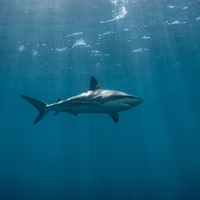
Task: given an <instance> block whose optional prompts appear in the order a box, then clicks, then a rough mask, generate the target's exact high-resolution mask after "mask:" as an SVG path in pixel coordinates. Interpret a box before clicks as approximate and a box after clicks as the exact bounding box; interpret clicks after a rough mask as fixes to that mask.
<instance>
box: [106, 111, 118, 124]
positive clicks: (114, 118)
mask: <svg viewBox="0 0 200 200" xmlns="http://www.w3.org/2000/svg"><path fill="white" fill-rule="evenodd" d="M108 115H109V116H110V117H111V118H112V119H113V121H114V122H115V123H117V122H118V121H119V114H118V112H113V113H108Z"/></svg>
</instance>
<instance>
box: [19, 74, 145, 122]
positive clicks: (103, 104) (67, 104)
mask: <svg viewBox="0 0 200 200" xmlns="http://www.w3.org/2000/svg"><path fill="white" fill-rule="evenodd" d="M20 96H21V97H22V98H23V99H25V100H26V101H28V102H29V103H31V104H32V105H33V106H34V107H35V108H36V109H37V110H38V111H39V115H38V116H37V118H36V119H35V121H34V124H36V123H37V122H39V121H40V120H41V119H42V118H43V117H44V116H45V115H46V114H47V113H48V112H49V111H54V112H55V113H54V115H57V114H58V113H60V112H68V113H71V114H73V115H75V116H76V115H78V113H89V114H92V113H107V114H108V115H109V116H110V117H111V118H112V119H113V121H114V122H115V123H117V122H118V121H119V115H118V112H120V111H124V110H128V109H130V108H132V107H133V106H136V105H138V104H140V103H142V99H141V98H139V97H136V96H134V95H131V94H127V93H125V92H120V91H116V90H103V89H100V86H99V84H98V82H97V80H96V78H95V77H94V76H92V77H91V80H90V88H89V90H88V91H87V92H84V93H82V94H79V95H77V96H73V97H70V98H68V99H66V100H62V99H58V101H57V102H55V103H52V104H47V103H45V102H42V101H39V100H36V99H34V98H31V97H28V96H24V95H20Z"/></svg>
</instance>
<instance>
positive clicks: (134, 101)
mask: <svg viewBox="0 0 200 200" xmlns="http://www.w3.org/2000/svg"><path fill="white" fill-rule="evenodd" d="M124 101H125V102H126V103H127V104H129V105H130V106H131V107H133V106H136V105H138V104H140V103H142V102H143V100H142V99H141V98H139V97H136V96H133V95H130V96H129V95H127V98H125V99H124Z"/></svg>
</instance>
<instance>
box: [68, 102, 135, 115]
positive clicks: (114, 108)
mask: <svg viewBox="0 0 200 200" xmlns="http://www.w3.org/2000/svg"><path fill="white" fill-rule="evenodd" d="M130 108H132V106H131V105H129V104H127V103H124V102H118V101H116V102H106V103H103V104H102V103H96V104H80V105H76V106H74V107H72V110H73V111H75V112H77V113H110V112H120V111H123V110H128V109H130Z"/></svg>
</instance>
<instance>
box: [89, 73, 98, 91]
mask: <svg viewBox="0 0 200 200" xmlns="http://www.w3.org/2000/svg"><path fill="white" fill-rule="evenodd" d="M99 88H100V86H99V84H98V82H97V80H96V78H95V77H94V76H91V79H90V89H89V90H91V91H95V90H98V89H99Z"/></svg>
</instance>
